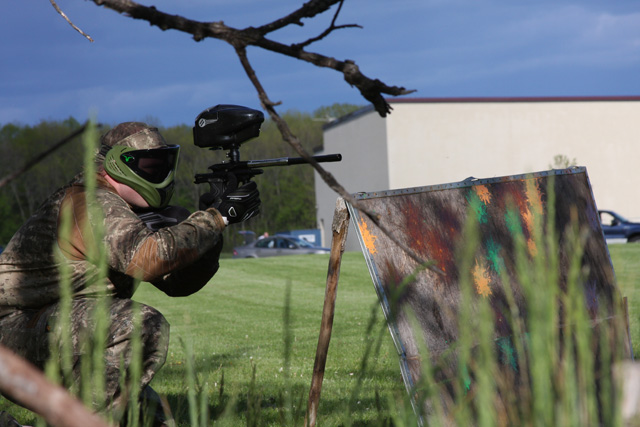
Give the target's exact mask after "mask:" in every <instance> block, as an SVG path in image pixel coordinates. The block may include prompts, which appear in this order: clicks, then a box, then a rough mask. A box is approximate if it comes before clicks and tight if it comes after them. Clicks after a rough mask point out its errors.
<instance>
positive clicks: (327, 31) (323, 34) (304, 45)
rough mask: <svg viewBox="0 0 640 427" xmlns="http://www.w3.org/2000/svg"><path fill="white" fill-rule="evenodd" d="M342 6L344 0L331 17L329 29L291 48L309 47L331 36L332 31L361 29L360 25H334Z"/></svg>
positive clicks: (341, 0)
mask: <svg viewBox="0 0 640 427" xmlns="http://www.w3.org/2000/svg"><path fill="white" fill-rule="evenodd" d="M343 4H344V0H340V4H339V5H338V9H337V10H336V13H335V14H334V15H333V19H332V20H331V25H329V28H327V29H326V30H324V31H323V32H322V33H321V34H320V35H318V36H316V37H313V38H310V39H309V40H307V41H304V42H302V43H295V44H292V45H291V46H292V47H294V48H296V49H302V48H304V47H306V46H309V45H310V44H312V43H315V42H317V41H320V40H322V39H323V38H325V37H327V36H328V35H329V34H331V33H332V32H333V31H334V30H341V29H343V28H362V26H361V25H357V24H347V25H336V20H337V19H338V14H340V11H341V10H342V5H343Z"/></svg>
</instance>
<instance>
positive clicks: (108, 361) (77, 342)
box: [0, 298, 169, 413]
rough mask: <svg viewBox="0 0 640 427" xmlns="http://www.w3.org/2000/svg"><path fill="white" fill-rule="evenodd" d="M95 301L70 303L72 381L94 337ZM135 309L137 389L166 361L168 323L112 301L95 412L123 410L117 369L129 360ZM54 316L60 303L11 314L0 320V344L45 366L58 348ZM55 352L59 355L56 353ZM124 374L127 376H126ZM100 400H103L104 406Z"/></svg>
mask: <svg viewBox="0 0 640 427" xmlns="http://www.w3.org/2000/svg"><path fill="white" fill-rule="evenodd" d="M96 303H97V301H96V300H95V299H89V298H85V299H76V300H73V301H72V308H71V318H70V325H71V326H70V329H71V331H70V332H71V344H72V352H73V356H72V359H73V379H74V382H75V383H76V384H78V381H79V379H80V373H81V364H80V362H81V356H82V354H83V351H85V350H84V348H85V343H86V341H87V340H86V337H87V336H91V335H93V334H94V330H95V321H94V318H93V312H94V310H95V306H96ZM134 307H137V309H138V311H139V313H140V337H141V346H142V372H141V379H140V383H141V384H140V386H141V390H142V389H144V388H145V387H146V386H147V385H148V384H149V382H150V381H151V379H152V378H153V376H154V375H155V373H156V372H157V371H158V370H159V369H160V367H162V365H163V364H164V362H165V359H166V355H167V349H168V345H169V324H168V323H167V321H166V320H165V318H164V317H163V316H162V314H161V313H160V312H159V311H157V310H155V309H154V308H152V307H149V306H145V305H141V304H136V305H134V304H133V303H132V301H131V300H128V299H113V300H112V301H111V302H110V305H109V310H108V311H109V314H108V315H109V327H108V330H107V333H106V351H105V359H104V360H105V390H106V399H104V400H102V402H96V403H97V404H100V403H101V406H102V407H98V408H96V409H100V410H109V411H115V412H116V413H122V412H123V411H124V408H125V406H126V401H127V396H126V393H123V391H122V390H121V388H120V384H121V379H122V376H121V367H124V368H125V369H127V368H128V367H129V365H130V364H131V360H132V354H131V353H132V346H131V344H132V341H131V340H132V337H133V334H134V331H135V328H134V312H133V309H134ZM58 317H59V304H53V305H50V306H47V307H44V308H42V309H40V310H38V309H34V310H16V311H15V312H14V313H11V314H9V315H7V316H4V317H2V318H0V343H1V344H2V345H4V346H6V347H8V348H10V349H11V350H13V352H15V353H16V354H18V355H19V356H21V357H23V358H25V359H27V360H28V361H30V362H31V363H33V364H34V365H35V366H37V367H38V368H40V369H43V368H44V364H45V362H46V360H47V359H48V358H49V355H50V354H51V346H57V347H58V348H59V347H60V346H61V343H60V342H54V341H55V338H54V337H55V334H53V333H52V331H53V326H52V325H53V324H54V323H55V321H56V319H57V318H58ZM58 354H59V352H58ZM125 375H127V374H126V373H125ZM105 402H107V404H106V407H105Z"/></svg>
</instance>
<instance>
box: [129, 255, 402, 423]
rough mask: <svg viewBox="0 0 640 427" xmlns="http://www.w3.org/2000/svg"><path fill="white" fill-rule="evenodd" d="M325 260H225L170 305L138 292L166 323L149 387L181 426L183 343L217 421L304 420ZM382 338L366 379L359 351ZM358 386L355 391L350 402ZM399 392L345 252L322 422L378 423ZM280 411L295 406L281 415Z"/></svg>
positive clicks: (392, 358) (357, 259)
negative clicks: (165, 351)
mask: <svg viewBox="0 0 640 427" xmlns="http://www.w3.org/2000/svg"><path fill="white" fill-rule="evenodd" d="M328 260H329V258H328V256H324V255H318V256H292V257H280V258H267V259H249V260H244V259H240V260H235V259H226V260H222V261H221V267H220V270H219V272H218V273H217V274H216V276H215V277H214V279H213V280H212V282H211V283H210V284H209V285H208V286H207V287H206V288H205V289H203V290H202V291H201V292H199V293H198V294H196V295H193V296H190V297H187V298H183V299H169V298H166V297H165V296H164V295H163V294H161V293H160V292H157V291H155V290H154V289H153V288H151V289H149V288H148V287H145V288H144V289H140V290H139V291H138V292H137V293H136V299H137V300H138V301H140V302H142V303H145V304H149V305H152V306H154V307H156V308H158V309H159V310H160V311H161V312H162V313H163V314H165V316H166V318H167V320H168V321H169V323H170V324H171V345H170V352H169V357H168V359H167V363H166V364H165V367H164V368H163V369H162V371H161V372H160V374H159V375H157V376H156V379H155V380H154V382H153V384H152V386H153V387H154V389H156V390H157V391H158V392H159V393H161V394H164V395H166V396H167V397H168V400H169V402H170V403H171V406H172V408H173V410H174V412H175V414H174V415H175V416H176V418H177V419H178V420H183V421H184V422H185V425H186V423H187V422H188V421H189V419H188V405H187V400H186V396H187V393H186V382H185V381H184V378H185V364H186V362H187V360H186V352H185V346H189V345H190V346H192V347H193V354H194V355H195V356H194V359H195V370H196V372H197V373H198V375H197V376H198V381H199V383H200V384H199V388H198V389H199V390H200V389H201V388H202V389H206V391H207V393H208V396H209V397H208V401H209V405H211V408H210V411H211V413H212V414H214V417H215V416H219V415H220V417H221V421H222V425H238V424H242V425H245V424H253V422H254V421H257V422H256V424H258V425H268V424H271V425H281V423H282V419H281V417H282V416H293V417H294V418H295V419H294V420H293V421H297V422H295V424H296V425H300V424H301V422H302V419H303V417H304V413H305V411H306V404H307V398H308V391H309V386H310V383H311V375H312V372H313V364H314V359H315V353H316V346H317V342H318V334H319V330H320V320H321V315H322V306H323V303H324V293H325V282H326V276H327V267H328ZM287 300H288V301H289V302H288V304H287ZM286 307H288V310H286ZM286 313H288V314H286ZM285 314H286V315H287V317H288V320H285ZM372 316H375V318H373V321H374V323H373V326H371V325H370V323H371V322H372ZM378 337H381V343H380V349H379V354H378V356H377V357H375V358H370V359H368V366H366V370H365V372H364V373H363V370H362V368H361V364H362V360H363V355H364V354H365V351H366V349H367V347H368V346H370V345H371V344H372V342H373V343H374V344H375V341H376V340H377V339H378ZM285 343H289V344H285ZM285 349H287V353H286V354H285ZM254 368H255V379H253V375H254V374H253V372H254ZM252 379H253V385H252ZM222 384H224V385H222ZM356 388H359V391H358V392H357V394H356V395H355V396H352V394H353V393H354V390H355V389H356ZM403 394H404V384H403V383H402V379H401V376H400V370H399V366H398V358H397V355H396V352H395V348H394V346H393V343H392V342H391V338H390V336H389V334H388V332H387V330H386V326H385V323H384V321H383V319H382V312H381V310H380V309H379V305H378V301H377V297H376V294H375V291H374V288H373V284H372V282H371V278H370V276H369V272H368V270H367V268H366V265H365V262H364V258H363V256H362V254H360V253H347V254H345V256H344V258H343V263H342V270H341V276H340V282H339V285H338V297H337V302H336V313H335V318H334V328H333V334H332V339H331V345H330V349H329V357H328V360H327V366H326V371H325V377H324V381H323V388H322V396H321V403H320V409H319V413H318V417H319V421H321V424H322V425H342V424H344V422H345V420H344V418H345V414H351V422H353V423H354V425H362V424H369V423H374V422H377V420H379V419H381V418H386V417H387V415H388V409H387V408H388V406H389V405H388V402H387V398H388V397H391V396H393V397H395V396H398V397H403ZM376 396H377V397H376ZM287 402H290V403H289V404H287ZM283 405H285V407H287V408H290V409H291V408H292V410H291V411H287V414H283V413H281V412H282V411H281V409H282V407H283ZM225 409H226V410H227V413H224V411H225ZM251 417H258V418H259V419H258V420H253V419H251Z"/></svg>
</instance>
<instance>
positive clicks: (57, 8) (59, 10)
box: [49, 0, 93, 42]
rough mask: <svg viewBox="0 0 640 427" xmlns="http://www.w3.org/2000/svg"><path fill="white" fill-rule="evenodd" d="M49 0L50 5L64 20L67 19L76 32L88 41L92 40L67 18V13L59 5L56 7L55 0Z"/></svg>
mask: <svg viewBox="0 0 640 427" xmlns="http://www.w3.org/2000/svg"><path fill="white" fill-rule="evenodd" d="M49 1H50V2H51V5H52V6H53V8H54V9H55V10H56V12H58V13H59V14H60V16H62V17H63V18H64V20H65V21H67V22H68V23H69V25H71V26H72V27H73V29H74V30H76V31H77V32H79V33H80V34H82V35H83V36H84V37H85V38H86V39H87V40H89V41H90V42H93V39H92V38H91V36H89V35H88V34H86V33H85V32H84V31H82V30H81V29H80V28H78V27H76V25H75V24H74V23H73V22H71V20H70V19H69V18H67V15H66V14H65V13H64V12H63V11H62V10H61V9H60V7H58V4H57V3H56V2H55V0H49Z"/></svg>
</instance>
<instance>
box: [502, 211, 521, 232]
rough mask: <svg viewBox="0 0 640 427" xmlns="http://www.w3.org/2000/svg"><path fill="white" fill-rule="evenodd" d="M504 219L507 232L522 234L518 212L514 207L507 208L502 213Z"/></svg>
mask: <svg viewBox="0 0 640 427" xmlns="http://www.w3.org/2000/svg"><path fill="white" fill-rule="evenodd" d="M504 221H505V223H506V224H507V229H508V230H509V232H510V233H511V234H512V235H514V234H522V224H521V223H520V214H519V213H518V211H516V210H514V209H507V212H506V213H505V214H504Z"/></svg>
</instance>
